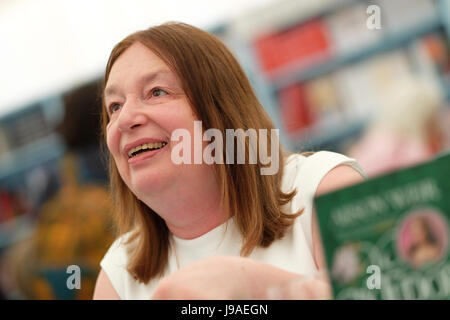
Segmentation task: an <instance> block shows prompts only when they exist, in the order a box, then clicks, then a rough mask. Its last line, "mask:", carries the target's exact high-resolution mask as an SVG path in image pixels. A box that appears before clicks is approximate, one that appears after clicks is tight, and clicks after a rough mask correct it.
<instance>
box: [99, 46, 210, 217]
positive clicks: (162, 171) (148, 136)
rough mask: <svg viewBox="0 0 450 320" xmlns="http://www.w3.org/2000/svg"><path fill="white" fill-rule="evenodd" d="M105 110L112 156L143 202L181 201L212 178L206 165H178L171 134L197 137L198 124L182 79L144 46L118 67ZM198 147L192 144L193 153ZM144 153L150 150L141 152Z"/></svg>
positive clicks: (134, 48)
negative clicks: (189, 186) (189, 187)
mask: <svg viewBox="0 0 450 320" xmlns="http://www.w3.org/2000/svg"><path fill="white" fill-rule="evenodd" d="M105 105H106V108H107V112H108V114H109V116H110V121H109V123H108V125H107V129H106V136H107V145H108V148H109V151H110V152H111V155H112V157H113V159H114V161H115V163H116V166H117V169H118V171H119V173H120V175H121V177H122V179H123V181H124V182H125V183H126V184H127V186H128V187H129V188H130V189H131V190H132V191H133V193H134V194H135V195H136V196H137V197H138V198H139V199H141V200H143V199H147V200H148V199H149V197H150V199H152V201H157V197H158V195H162V192H166V194H167V192H169V193H171V194H172V196H174V199H175V197H176V194H179V193H181V192H183V188H184V189H185V188H186V182H189V181H190V180H191V181H192V179H202V178H203V176H204V175H206V174H210V173H211V171H210V170H209V171H208V170H205V167H204V166H203V165H200V166H199V165H185V164H181V165H176V164H174V163H173V162H172V160H171V151H172V148H173V146H174V143H172V142H171V141H170V137H171V133H172V132H173V131H174V130H176V129H179V128H184V129H186V130H188V131H189V132H190V133H191V137H194V134H193V132H194V120H196V118H195V116H194V113H193V110H192V108H191V106H190V104H189V102H188V99H187V97H186V95H185V93H184V91H183V89H182V87H181V84H180V81H179V80H178V78H177V76H176V75H175V74H174V73H173V72H172V71H171V70H170V69H169V67H168V66H167V65H166V64H165V63H164V62H163V61H162V60H161V59H160V58H159V57H158V56H157V55H155V54H154V53H153V52H152V51H151V50H149V49H148V48H147V47H145V46H144V45H143V44H141V43H139V42H136V43H134V44H133V45H131V46H130V47H129V48H128V49H126V51H125V52H123V53H122V54H121V55H120V56H119V58H118V59H117V60H116V61H115V63H114V65H113V66H112V68H111V71H110V75H109V78H108V82H107V84H106V87H105ZM175 143H178V142H175ZM192 145H193V141H192V139H191V149H192ZM139 147H141V148H142V147H143V148H147V149H146V150H145V151H144V150H140V151H138V150H137V149H136V148H139ZM149 148H151V149H154V150H150V149H149ZM133 151H135V153H133ZM136 151H137V152H136ZM207 171H208V172H207ZM150 202H151V201H150ZM147 204H149V203H148V201H147ZM157 207H158V205H157ZM154 209H155V210H156V209H157V208H154Z"/></svg>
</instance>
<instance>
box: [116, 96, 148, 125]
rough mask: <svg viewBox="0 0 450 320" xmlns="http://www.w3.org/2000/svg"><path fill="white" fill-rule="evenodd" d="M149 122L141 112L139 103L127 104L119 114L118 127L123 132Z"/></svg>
mask: <svg viewBox="0 0 450 320" xmlns="http://www.w3.org/2000/svg"><path fill="white" fill-rule="evenodd" d="M146 122H147V117H146V116H145V114H144V113H143V112H142V111H141V110H140V108H139V106H138V103H137V102H136V103H133V102H131V101H130V102H126V103H125V104H124V105H123V106H122V109H121V110H120V113H119V119H118V127H119V130H120V131H122V132H125V131H129V130H133V129H135V128H137V127H139V126H141V125H143V124H145V123H146Z"/></svg>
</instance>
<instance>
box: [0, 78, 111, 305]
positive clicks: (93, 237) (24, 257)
mask: <svg viewBox="0 0 450 320" xmlns="http://www.w3.org/2000/svg"><path fill="white" fill-rule="evenodd" d="M99 103H100V101H99V100H98V83H97V82H94V83H91V84H88V85H85V86H83V87H81V88H78V89H76V90H74V91H72V92H70V93H69V94H66V95H65V96H64V106H65V116H64V120H63V122H62V123H61V126H60V128H59V131H60V133H61V134H62V136H63V138H64V141H65V144H66V147H67V151H66V154H65V155H64V157H63V158H62V159H61V167H60V174H59V175H60V180H61V188H60V189H59V190H58V191H57V192H56V194H55V195H53V196H52V197H51V198H50V199H49V200H47V201H46V202H45V203H44V204H43V205H42V206H41V207H40V208H39V210H38V213H37V220H36V221H37V222H36V226H35V230H34V232H33V234H32V236H31V237H30V238H28V239H27V240H25V241H22V242H20V243H18V244H16V245H14V246H13V247H11V248H9V249H8V250H7V252H6V253H5V254H4V256H3V263H2V280H3V281H2V287H4V289H5V291H7V293H8V294H9V297H10V298H18V299H22V298H23V299H91V298H92V295H93V292H94V285H95V278H96V276H97V274H98V271H99V266H98V265H99V262H100V260H101V258H102V256H103V253H104V250H106V249H107V248H108V246H109V245H110V244H111V243H112V240H113V228H112V224H111V221H110V217H111V210H112V202H111V200H110V197H109V193H108V190H107V187H106V185H107V171H106V170H105V168H106V166H105V162H104V159H102V157H101V152H100V150H99V136H100V135H99V127H98V123H99V113H98V104H99ZM70 265H77V266H79V267H80V270H81V279H80V280H81V283H80V284H81V288H79V289H70V288H68V286H67V279H68V277H69V276H70V275H71V274H70V273H67V268H68V267H69V266H70Z"/></svg>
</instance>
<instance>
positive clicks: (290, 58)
mask: <svg viewBox="0 0 450 320" xmlns="http://www.w3.org/2000/svg"><path fill="white" fill-rule="evenodd" d="M329 42H330V41H329V36H328V31H327V28H326V26H325V24H324V23H323V22H322V21H321V20H320V19H316V20H312V21H310V22H307V23H304V24H301V25H300V26H297V27H295V28H292V29H289V30H286V31H283V32H278V33H274V34H269V35H266V36H263V37H261V38H259V39H257V40H256V42H255V47H256V52H257V55H258V58H259V60H260V62H261V66H262V68H263V69H264V70H265V71H266V72H267V73H269V74H270V73H272V72H273V71H275V70H279V69H282V68H283V67H286V66H288V65H295V66H296V67H298V68H301V67H306V66H310V65H312V64H315V63H317V62H318V60H319V61H320V60H323V59H324V58H326V57H328V56H329V51H330V50H329V48H330V45H329Z"/></svg>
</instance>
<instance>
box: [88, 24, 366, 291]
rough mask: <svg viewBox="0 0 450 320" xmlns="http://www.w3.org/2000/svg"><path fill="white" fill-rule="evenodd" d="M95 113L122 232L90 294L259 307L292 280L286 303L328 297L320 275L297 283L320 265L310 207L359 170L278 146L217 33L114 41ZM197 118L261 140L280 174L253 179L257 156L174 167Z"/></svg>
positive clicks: (158, 31)
mask: <svg viewBox="0 0 450 320" xmlns="http://www.w3.org/2000/svg"><path fill="white" fill-rule="evenodd" d="M102 116H103V120H102V121H103V122H102V126H103V133H104V136H105V139H106V143H107V146H108V149H109V152H110V163H109V164H110V182H111V190H112V193H113V198H114V199H115V200H116V215H115V216H116V221H117V224H118V230H119V234H118V238H117V240H116V241H115V243H114V244H113V245H112V246H111V247H110V249H109V250H108V252H107V253H106V255H105V257H104V258H103V260H102V262H101V266H102V271H101V273H100V275H99V278H98V281H97V286H96V292H95V295H94V298H98V299H102V298H122V299H149V298H154V299H173V298H182V299H190V298H193V299H198V298H206V299H217V298H247V299H253V298H257V299H262V298H266V297H267V294H266V292H267V290H268V289H269V288H271V287H280V288H284V287H286V283H295V284H296V286H295V288H296V290H294V291H292V290H288V291H286V292H291V291H292V292H294V294H291V293H289V295H288V296H289V297H291V298H299V297H300V298H301V297H309V298H321V297H326V296H327V294H328V291H327V290H328V286H327V282H326V280H324V279H323V278H321V277H317V278H314V281H315V282H314V283H313V284H311V283H310V280H305V281H300V282H299V281H295V280H298V279H306V278H303V276H306V275H313V274H315V273H316V272H317V271H318V269H319V268H322V267H323V258H322V256H321V251H320V250H321V249H320V248H321V244H320V237H319V236H318V230H317V227H316V224H315V220H314V219H315V218H314V214H313V207H312V199H313V197H314V195H316V194H317V193H318V192H321V190H322V191H330V190H332V189H335V188H338V187H340V186H343V185H346V184H349V183H354V182H357V181H360V180H361V179H362V178H361V170H360V168H359V167H358V165H357V164H356V163H355V161H354V160H352V159H349V158H347V157H345V156H343V155H340V154H336V153H331V152H318V153H316V154H314V155H312V156H310V157H306V156H304V155H300V154H290V153H288V152H284V151H283V150H282V149H281V148H280V147H278V140H277V141H274V140H273V139H274V137H273V136H272V135H271V134H270V132H271V130H273V129H275V128H274V127H273V124H272V122H271V120H270V119H269V117H268V115H267V114H266V112H265V110H264V109H263V107H262V106H261V105H260V103H259V102H258V100H257V98H256V96H255V94H254V92H253V90H252V87H251V85H250V83H249V81H248V79H247V77H246V76H245V74H244V72H243V71H242V69H241V67H240V66H239V64H238V62H237V61H236V59H235V58H234V57H233V55H232V54H231V53H230V51H229V50H228V49H227V48H226V47H225V46H224V45H223V44H222V43H221V42H220V41H219V40H218V39H217V38H216V37H214V36H212V35H210V34H208V33H207V32H204V31H202V30H200V29H197V28H195V27H192V26H189V25H186V24H183V23H167V24H163V25H160V26H156V27H152V28H149V29H147V30H143V31H139V32H136V33H134V34H131V35H130V36H128V37H127V38H125V39H124V40H122V41H121V42H120V43H119V44H117V45H116V47H115V48H114V49H113V51H112V53H111V56H110V58H109V61H108V64H107V67H106V74H105V84H104V90H103V109H102ZM198 121H201V124H202V128H201V129H202V131H203V132H205V131H207V130H209V129H216V130H218V132H221V133H222V134H223V136H225V135H226V134H225V132H226V130H230V129H233V130H237V129H243V130H248V129H254V130H255V132H258V134H257V138H258V140H260V139H261V138H262V135H264V137H263V138H264V139H265V140H264V141H267V145H268V146H269V148H270V146H272V145H273V144H276V146H277V147H276V149H275V152H276V153H277V157H276V158H277V159H279V162H280V163H279V170H278V171H277V172H276V173H275V174H272V175H261V174H260V170H261V169H262V168H264V167H265V165H266V163H262V162H261V161H259V160H258V161H257V162H256V163H255V164H245V163H244V164H241V163H239V162H237V161H232V162H231V163H214V164H208V163H205V162H202V163H199V164H198V163H194V162H193V161H191V162H189V163H178V164H176V163H174V162H173V161H172V160H171V152H172V151H173V150H174V148H175V147H176V145H177V143H176V141H172V140H171V136H172V134H173V133H174V132H175V131H176V130H180V129H182V130H184V131H185V132H188V133H189V134H190V136H193V137H195V135H196V134H198V133H196V132H195V130H194V129H195V124H196V123H198ZM260 129H266V130H260ZM190 147H191V150H190V151H191V152H190V153H189V154H191V155H192V154H194V152H193V151H192V150H193V149H194V142H193V141H191V142H190ZM206 147H207V142H206V141H203V143H202V148H203V149H205V148H206ZM245 147H246V148H250V147H252V146H249V143H248V141H245ZM219 152H224V154H223V158H225V157H226V155H225V153H226V152H227V151H226V150H223V151H219ZM272 153H273V151H272ZM271 156H272V157H273V156H274V154H272V155H271ZM342 165H344V166H342ZM358 171H359V172H358ZM319 184H320V186H319ZM292 281H293V282H292ZM316 284H318V285H316ZM288 287H289V288H291V287H290V286H288Z"/></svg>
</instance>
